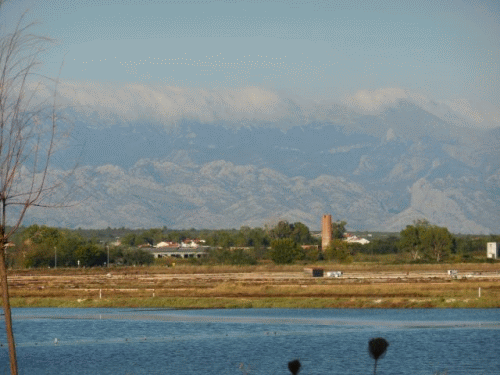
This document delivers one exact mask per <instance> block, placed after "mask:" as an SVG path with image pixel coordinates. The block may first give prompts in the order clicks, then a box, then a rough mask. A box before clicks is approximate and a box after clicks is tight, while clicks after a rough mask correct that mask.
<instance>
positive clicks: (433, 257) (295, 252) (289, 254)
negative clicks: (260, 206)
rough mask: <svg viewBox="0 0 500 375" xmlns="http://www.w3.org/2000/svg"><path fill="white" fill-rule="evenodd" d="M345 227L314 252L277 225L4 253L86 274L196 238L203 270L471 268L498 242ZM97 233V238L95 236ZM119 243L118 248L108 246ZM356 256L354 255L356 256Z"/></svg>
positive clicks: (43, 235) (70, 233)
mask: <svg viewBox="0 0 500 375" xmlns="http://www.w3.org/2000/svg"><path fill="white" fill-rule="evenodd" d="M346 226H347V223H346V222H345V221H338V222H334V223H332V233H333V239H332V241H331V243H330V245H329V246H328V247H327V248H326V249H321V248H320V246H321V239H320V236H314V235H313V234H312V233H311V231H310V230H309V228H308V227H307V226H306V225H305V224H303V223H301V222H295V223H289V222H288V221H280V222H279V223H278V224H276V225H275V226H274V227H268V226H266V227H264V228H250V227H248V226H243V227H241V228H240V229H239V230H238V229H229V230H223V229H221V230H196V229H187V230H170V229H168V228H166V227H163V228H151V229H143V230H129V231H127V230H126V229H124V228H121V229H119V231H120V232H121V234H122V236H121V238H118V239H117V238H113V237H110V236H109V234H110V233H112V231H113V230H112V229H109V228H108V229H106V230H104V231H105V232H106V235H104V236H100V237H97V236H94V237H90V236H89V233H93V234H99V232H98V231H97V230H94V231H89V232H87V233H82V230H80V229H79V230H69V229H60V228H51V227H46V226H38V225H31V226H29V227H27V228H22V230H20V231H19V233H18V234H17V235H16V236H15V238H14V239H13V245H14V246H9V249H8V252H7V255H8V256H7V261H8V264H9V266H10V267H22V268H30V267H56V266H58V267H94V266H104V265H106V264H107V263H108V262H109V263H110V264H111V265H149V264H152V263H154V261H155V260H154V258H153V255H152V254H151V253H150V252H147V251H145V250H142V249H141V248H140V247H139V246H141V245H142V246H155V245H156V244H158V243H159V242H162V241H171V242H176V243H179V242H181V241H183V240H186V239H203V240H204V241H205V245H206V246H207V247H208V255H209V256H208V257H207V258H203V259H195V260H190V261H191V262H198V263H211V264H235V265H237V264H250V265H251V264H257V263H258V262H259V261H266V260H267V261H272V262H274V263H277V264H290V263H294V262H304V263H313V262H321V261H330V262H331V261H334V262H339V263H349V262H352V261H353V260H355V259H356V257H357V255H358V254H365V255H387V254H395V255H397V256H398V257H399V258H398V259H399V260H400V261H402V262H403V261H404V262H444V261H471V260H473V259H474V257H475V256H476V257H477V256H478V255H480V256H481V255H482V256H484V255H485V248H486V242H489V241H500V237H499V236H472V235H464V236H461V235H453V234H451V233H450V232H449V231H448V229H447V228H445V227H439V226H436V225H432V224H430V223H429V222H427V221H425V220H419V221H416V222H414V223H413V224H412V225H408V226H406V228H405V229H403V230H402V231H401V232H400V233H399V234H393V235H386V236H379V237H377V238H373V239H372V238H370V243H369V244H366V245H361V244H357V243H348V242H346V241H345V240H344V234H345V232H346ZM101 234H102V233H101ZM116 240H119V241H120V245H118V246H115V245H113V243H114V242H115V241H116ZM358 257H359V256H358Z"/></svg>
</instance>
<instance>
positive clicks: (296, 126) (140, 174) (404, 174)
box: [25, 99, 500, 234]
mask: <svg viewBox="0 0 500 375" xmlns="http://www.w3.org/2000/svg"><path fill="white" fill-rule="evenodd" d="M287 105H288V106H289V107H290V106H292V107H293V105H294V103H293V102H288V103H287ZM436 108H437V107H435V108H434V109H433V107H432V106H429V105H427V106H423V105H419V103H416V102H414V101H412V100H409V99H408V100H406V99H401V100H398V101H395V102H394V103H392V104H391V105H388V106H385V107H384V108H382V109H381V110H380V111H378V112H366V111H365V112H363V111H361V110H357V109H353V108H349V107H346V106H342V105H340V104H338V105H335V106H330V107H328V110H327V111H326V110H325V111H324V115H323V116H322V117H321V116H320V117H318V116H316V117H315V118H310V119H307V118H303V117H304V116H302V118H301V119H300V121H288V122H287V120H280V121H276V122H273V121H268V120H255V121H253V122H252V121H245V122H241V123H238V122H229V121H227V120H224V119H222V118H221V119H219V120H218V119H217V118H215V119H214V120H213V121H210V122H207V121H205V122H203V121H200V120H199V119H189V118H183V119H181V120H179V121H177V122H176V124H175V125H172V126H165V125H163V124H159V123H156V122H155V121H153V120H151V121H150V120H148V119H143V120H135V121H121V122H120V121H115V122H114V123H112V124H106V125H100V124H98V123H96V121H95V120H93V121H90V120H89V117H86V116H83V115H82V114H81V113H73V114H72V115H73V117H74V119H75V120H74V121H73V123H72V132H71V140H70V144H69V147H68V148H66V149H65V150H62V151H61V152H59V153H58V155H57V156H56V157H55V158H54V159H53V161H52V166H51V167H52V169H53V171H54V172H55V174H58V173H62V172H63V171H64V170H67V169H68V168H70V164H71V163H72V161H73V160H75V159H78V160H79V164H78V167H77V168H76V170H75V171H74V173H73V175H72V177H71V180H70V181H69V182H68V183H69V185H67V186H66V189H63V190H71V189H74V187H75V186H76V187H78V188H79V191H80V193H79V194H78V198H74V201H72V202H71V203H72V204H71V208H66V209H64V208H63V209H58V210H48V209H33V210H31V211H30V212H29V215H28V216H27V217H26V220H25V225H26V224H30V223H32V222H37V223H41V224H46V225H51V226H63V227H70V228H77V227H81V228H103V227H108V226H110V227H122V226H124V227H130V228H148V227H162V226H167V227H169V228H179V229H180V228H207V229H216V228H239V227H241V226H243V225H248V226H251V227H254V226H264V225H274V224H276V222H277V221H279V220H288V221H289V222H296V221H301V222H303V223H304V224H306V225H308V226H309V227H310V228H311V229H315V230H317V229H319V228H320V225H321V216H322V215H323V214H327V213H328V214H332V216H333V218H334V219H338V220H345V221H347V223H348V224H347V227H348V229H351V230H373V231H375V230H376V231H399V230H401V229H402V228H404V227H405V226H406V225H409V224H412V223H413V221H414V220H416V219H427V220H429V221H430V222H431V223H432V224H436V225H440V226H446V227H448V229H449V230H450V231H452V232H454V233H478V234H479V233H482V234H487V233H498V232H499V231H500V153H499V149H498V144H499V141H500V128H478V127H473V126H464V125H463V123H464V122H466V119H464V118H463V116H461V115H459V114H458V113H456V112H453V111H451V110H449V111H442V110H437V109H436ZM297 116H299V117H300V116H301V114H300V110H297ZM72 186H73V187H72ZM61 194H62V192H61Z"/></svg>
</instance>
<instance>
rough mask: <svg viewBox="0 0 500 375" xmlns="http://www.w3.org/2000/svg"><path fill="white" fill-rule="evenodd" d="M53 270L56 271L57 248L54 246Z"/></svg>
mask: <svg viewBox="0 0 500 375" xmlns="http://www.w3.org/2000/svg"><path fill="white" fill-rule="evenodd" d="M54 269H57V246H54Z"/></svg>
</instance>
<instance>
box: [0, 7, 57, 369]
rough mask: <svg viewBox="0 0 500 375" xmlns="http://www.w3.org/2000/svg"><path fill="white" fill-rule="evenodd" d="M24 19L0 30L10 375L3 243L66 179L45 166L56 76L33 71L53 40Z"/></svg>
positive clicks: (0, 193) (0, 272) (0, 190)
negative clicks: (48, 91)
mask: <svg viewBox="0 0 500 375" xmlns="http://www.w3.org/2000/svg"><path fill="white" fill-rule="evenodd" d="M1 7H2V0H0V8H1ZM25 17H26V13H25V14H24V15H23V16H21V17H20V19H19V21H18V22H17V24H16V25H15V27H14V30H13V31H12V32H11V33H9V34H6V35H2V34H0V205H1V217H0V244H1V251H0V281H1V286H2V302H3V309H4V313H5V327H6V331H7V340H8V345H9V361H10V371H11V374H12V375H17V359H16V350H15V342H14V335H13V330H12V317H11V312H10V301H9V290H8V280H7V268H6V261H5V256H6V245H7V243H8V242H9V237H10V236H12V234H13V233H14V232H15V231H16V230H17V229H18V228H19V226H20V225H21V223H22V221H23V218H24V216H25V215H26V213H27V211H28V210H29V209H30V208H31V207H56V206H58V205H55V204H53V202H52V201H51V197H53V195H54V194H55V191H56V190H58V189H59V188H60V187H61V186H62V185H63V182H64V181H61V178H59V177H57V178H55V179H53V178H51V176H50V175H51V169H50V168H49V166H50V161H51V158H52V156H53V154H54V152H55V150H56V143H57V137H56V135H57V122H58V120H59V118H58V116H57V109H58V107H57V85H58V80H57V79H56V80H50V79H47V77H43V76H41V75H38V74H37V73H36V71H35V70H36V68H37V67H38V65H39V64H40V63H39V60H38V57H39V55H40V54H41V53H42V52H43V51H44V50H45V47H46V46H47V45H48V44H50V43H51V42H52V41H51V39H49V38H46V37H43V36H38V35H34V34H32V33H31V30H32V29H33V26H35V25H36V23H29V24H27V25H25V23H26V22H25ZM43 80H46V81H48V82H50V83H52V84H53V85H54V91H53V94H52V96H51V100H45V99H43V100H42V98H41V97H40V95H38V94H39V93H40V91H41V89H42V88H44V87H45V85H44V84H43V83H42V81H43ZM54 177H56V176H54ZM10 207H12V208H13V209H12V210H10V209H9V208H10ZM7 222H9V225H10V227H9V231H7Z"/></svg>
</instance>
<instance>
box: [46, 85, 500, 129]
mask: <svg viewBox="0 0 500 375" xmlns="http://www.w3.org/2000/svg"><path fill="white" fill-rule="evenodd" d="M47 92H48V91H47V90H45V89H44V88H41V90H40V93H43V95H42V96H45V97H46V95H47ZM58 92H59V96H60V99H61V100H60V101H61V104H63V105H65V106H69V107H71V108H73V109H74V110H75V111H76V112H77V113H79V114H80V115H81V116H84V117H86V118H89V119H92V121H94V122H95V123H96V124H100V125H103V126H106V125H111V124H113V123H116V122H135V121H147V122H151V123H159V124H163V125H165V126H173V125H175V124H177V123H178V122H179V121H180V120H182V119H189V120H194V121H198V122H200V123H214V122H220V123H227V124H235V125H237V126H242V125H243V126H244V125H247V124H252V125H262V124H266V123H272V124H274V125H276V126H278V127H281V128H284V127H289V126H294V125H305V124H308V123H310V122H313V121H319V122H332V123H342V124H348V123H349V122H350V121H349V118H350V117H351V116H353V115H355V114H356V113H359V112H362V113H363V112H364V113H375V114H376V113H380V112H381V111H383V110H384V109H385V108H387V107H391V106H394V105H395V104H397V103H398V101H400V100H407V101H409V102H411V103H414V104H415V105H417V106H419V107H421V108H422V109H424V110H426V111H428V112H430V113H432V114H434V115H436V116H438V117H440V118H442V119H444V120H446V121H450V122H452V123H455V124H457V125H460V126H479V127H494V126H500V115H499V113H500V110H499V109H498V108H496V107H494V106H493V105H490V104H487V103H473V102H471V101H468V100H465V99H457V100H453V101H437V100H433V99H430V98H429V97H427V96H425V95H422V94H420V93H415V92H411V91H409V90H406V89H402V88H397V87H395V88H381V89H377V90H360V91H357V92H356V93H354V94H353V95H351V96H348V97H344V98H343V99H342V100H339V101H336V100H335V98H330V99H327V100H322V101H314V100H308V99H305V98H302V97H298V96H292V95H290V94H289V93H282V92H279V93H278V92H276V91H273V90H270V89H265V88H262V87H257V86H250V87H244V88H239V89H230V88H218V89H214V90H208V89H202V88H189V87H175V86H167V85H161V84H158V85H145V84H140V83H134V84H130V83H129V84H111V83H100V82H61V83H60V85H59V87H58ZM339 103H341V104H339Z"/></svg>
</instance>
